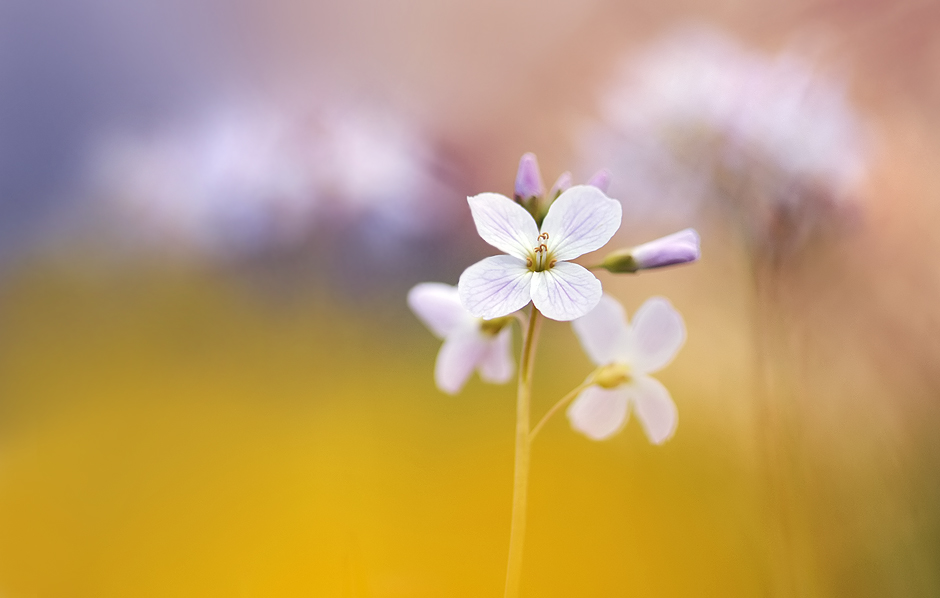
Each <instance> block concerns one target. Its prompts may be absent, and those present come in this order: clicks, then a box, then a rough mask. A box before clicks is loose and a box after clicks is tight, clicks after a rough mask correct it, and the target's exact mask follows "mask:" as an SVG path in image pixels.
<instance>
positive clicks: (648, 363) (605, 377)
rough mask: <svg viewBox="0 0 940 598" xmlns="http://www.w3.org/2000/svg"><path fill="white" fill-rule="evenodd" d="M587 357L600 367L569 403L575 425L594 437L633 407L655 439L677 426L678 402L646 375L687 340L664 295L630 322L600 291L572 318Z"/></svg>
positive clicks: (610, 430)
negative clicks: (593, 305) (592, 303)
mask: <svg viewBox="0 0 940 598" xmlns="http://www.w3.org/2000/svg"><path fill="white" fill-rule="evenodd" d="M572 326H573V327H574V331H575V334H577V336H578V339H579V340H580V341H581V346H582V347H583V348H584V351H585V352H586V353H587V354H588V357H590V359H591V361H593V362H594V363H595V364H596V365H597V366H599V369H598V371H597V372H596V373H595V374H592V376H594V384H593V385H591V386H589V387H588V388H586V389H585V390H584V391H582V392H581V394H580V395H578V398H577V399H575V401H574V402H573V403H572V404H571V406H570V407H568V419H569V420H570V421H571V425H572V427H574V429H575V430H578V431H579V432H581V433H583V434H585V435H586V436H587V437H588V438H591V439H592V440H604V439H605V438H608V437H610V436H612V435H613V434H615V433H617V432H618V431H620V429H621V428H623V426H624V424H626V421H627V416H628V413H629V411H630V409H631V405H632V410H633V411H634V412H635V413H636V415H637V417H638V418H639V420H640V424H641V425H642V426H643V430H644V431H645V432H646V436H647V437H648V438H649V440H650V442H652V443H653V444H662V443H663V442H665V441H666V440H669V438H671V437H672V435H673V433H674V432H675V430H676V423H677V421H678V413H677V411H676V405H675V403H673V401H672V397H670V396H669V391H668V390H666V387H664V386H663V385H662V384H661V383H660V382H659V381H658V380H656V379H655V378H652V377H651V376H650V375H649V374H652V373H655V372H657V371H659V370H661V369H662V368H664V367H666V366H667V365H669V363H670V362H671V361H672V360H673V358H674V357H675V355H676V353H677V352H678V351H679V349H680V348H681V347H682V345H683V343H684V342H685V325H684V324H683V322H682V316H680V315H679V312H677V311H676V310H675V309H674V308H673V307H672V305H671V304H670V303H669V301H667V300H666V299H664V298H662V297H653V298H651V299H649V300H647V301H646V302H645V303H644V304H643V305H642V306H641V307H640V309H639V310H638V311H637V313H636V316H634V318H633V324H632V325H631V324H629V323H628V322H627V315H626V313H625V312H624V309H623V307H622V306H621V305H620V303H618V302H617V301H616V300H615V299H613V298H612V297H610V296H609V295H604V296H603V297H601V300H600V301H599V302H598V304H597V307H596V308H594V310H592V311H591V312H590V313H588V314H587V315H585V316H584V317H582V318H578V319H577V320H575V321H574V322H572Z"/></svg>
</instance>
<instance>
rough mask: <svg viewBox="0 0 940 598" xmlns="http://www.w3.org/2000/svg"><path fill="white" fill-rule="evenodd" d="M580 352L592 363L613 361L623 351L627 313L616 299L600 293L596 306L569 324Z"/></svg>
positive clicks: (598, 363) (627, 326)
mask: <svg viewBox="0 0 940 598" xmlns="http://www.w3.org/2000/svg"><path fill="white" fill-rule="evenodd" d="M571 326H572V327H573V328H574V333H575V334H576V335H577V336H578V340H580V341H581V346H582V347H583V348H584V352H585V353H587V354H588V357H590V358H591V361H593V362H594V364H595V365H607V364H609V363H613V361H614V358H615V357H616V356H618V355H621V354H622V353H623V346H624V345H625V344H626V343H627V342H628V338H629V334H630V327H629V325H627V314H626V312H625V311H624V309H623V306H622V305H620V302H618V301H617V300H616V299H614V298H613V297H611V296H610V295H602V296H601V299H600V301H598V303H597V307H595V308H594V309H592V310H591V311H589V312H588V313H587V314H585V315H583V316H581V317H580V318H578V319H577V320H575V321H573V322H572V323H571Z"/></svg>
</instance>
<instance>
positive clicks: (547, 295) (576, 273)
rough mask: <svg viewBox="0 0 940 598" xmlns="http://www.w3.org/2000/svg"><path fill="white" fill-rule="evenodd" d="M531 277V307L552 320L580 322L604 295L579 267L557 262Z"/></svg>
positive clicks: (595, 280)
mask: <svg viewBox="0 0 940 598" xmlns="http://www.w3.org/2000/svg"><path fill="white" fill-rule="evenodd" d="M532 274H533V276H532V303H534V304H535V307H537V308H538V310H539V311H540V312H542V313H543V314H545V317H546V318H551V319H552V320H559V321H562V322H566V321H568V320H573V319H575V318H580V317H581V316H583V315H584V314H586V313H588V312H589V311H591V310H592V309H594V306H595V305H597V302H598V301H600V298H601V294H602V292H603V291H602V290H601V281H599V280H597V278H596V277H595V276H594V275H593V274H591V273H590V272H588V270H587V269H586V268H583V267H581V266H579V265H578V264H572V263H570V262H558V263H557V264H555V267H554V268H550V269H548V270H544V271H542V272H533V273H532Z"/></svg>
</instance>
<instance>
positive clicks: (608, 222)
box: [542, 185, 622, 260]
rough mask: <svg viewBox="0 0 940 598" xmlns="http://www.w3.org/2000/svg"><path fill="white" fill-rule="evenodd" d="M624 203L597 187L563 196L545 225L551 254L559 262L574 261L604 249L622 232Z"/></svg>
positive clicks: (572, 190) (573, 190)
mask: <svg viewBox="0 0 940 598" xmlns="http://www.w3.org/2000/svg"><path fill="white" fill-rule="evenodd" d="M621 212H622V209H621V207H620V202H619V201H617V200H616V199H611V198H609V197H607V196H606V195H604V192H603V191H601V190H600V189H598V188H597V187H591V186H589V185H577V186H575V187H572V188H570V189H568V190H567V191H565V192H564V193H562V194H561V195H560V196H559V197H558V199H556V200H555V203H553V204H552V207H550V208H549V209H548V214H546V216H545V220H544V221H543V222H542V232H543V233H548V241H547V245H548V250H549V252H550V253H551V255H552V257H553V258H555V259H558V260H571V259H574V258H576V257H578V256H579V255H584V254H585V253H588V252H590V251H594V250H596V249H600V248H601V247H603V246H604V245H606V244H607V241H610V238H611V237H612V236H614V233H615V232H617V229H618V228H620V218H621Z"/></svg>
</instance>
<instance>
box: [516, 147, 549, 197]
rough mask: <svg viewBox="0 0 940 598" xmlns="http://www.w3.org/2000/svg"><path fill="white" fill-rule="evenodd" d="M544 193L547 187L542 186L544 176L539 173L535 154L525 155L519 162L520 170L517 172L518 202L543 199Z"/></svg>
mask: <svg viewBox="0 0 940 598" xmlns="http://www.w3.org/2000/svg"><path fill="white" fill-rule="evenodd" d="M544 193H545V186H544V185H542V174H541V173H540V172H539V163H538V160H536V158H535V154H533V153H531V152H529V153H525V154H523V155H522V159H520V160H519V170H518V171H517V172H516V201H525V200H527V199H530V198H533V197H541V196H542V195H543V194H544Z"/></svg>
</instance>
